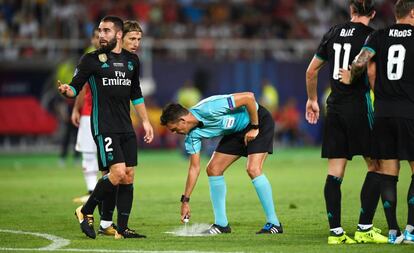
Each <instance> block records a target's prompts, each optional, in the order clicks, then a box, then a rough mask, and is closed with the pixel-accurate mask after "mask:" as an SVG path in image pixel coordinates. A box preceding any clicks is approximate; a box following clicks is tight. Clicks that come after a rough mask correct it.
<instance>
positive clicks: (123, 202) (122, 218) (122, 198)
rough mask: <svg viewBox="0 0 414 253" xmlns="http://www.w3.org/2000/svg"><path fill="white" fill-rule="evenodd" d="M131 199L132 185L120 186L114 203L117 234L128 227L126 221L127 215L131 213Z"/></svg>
mask: <svg viewBox="0 0 414 253" xmlns="http://www.w3.org/2000/svg"><path fill="white" fill-rule="evenodd" d="M133 198H134V186H133V184H120V185H119V188H118V197H117V202H116V206H117V210H118V232H123V231H124V230H125V229H126V228H127V227H128V219H129V214H130V213H131V208H132V200H133Z"/></svg>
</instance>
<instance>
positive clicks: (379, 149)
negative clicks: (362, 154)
mask: <svg viewBox="0 0 414 253" xmlns="http://www.w3.org/2000/svg"><path fill="white" fill-rule="evenodd" d="M371 157H372V158H376V159H384V160H386V159H398V160H408V161H414V119H406V118H395V117H376V118H375V123H374V128H373V131H372V154H371Z"/></svg>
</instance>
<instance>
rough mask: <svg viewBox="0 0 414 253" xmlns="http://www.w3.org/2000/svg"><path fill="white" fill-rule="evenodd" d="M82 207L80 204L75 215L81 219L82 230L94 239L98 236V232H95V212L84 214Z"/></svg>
mask: <svg viewBox="0 0 414 253" xmlns="http://www.w3.org/2000/svg"><path fill="white" fill-rule="evenodd" d="M82 207H83V206H80V207H78V208H76V210H75V216H76V218H77V219H78V220H79V223H80V227H81V230H82V232H83V233H84V234H85V235H86V236H88V237H90V238H92V239H95V238H96V233H95V230H94V228H93V214H87V215H84V214H83V213H82V211H81V210H82Z"/></svg>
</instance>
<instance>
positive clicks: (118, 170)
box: [110, 165, 127, 185]
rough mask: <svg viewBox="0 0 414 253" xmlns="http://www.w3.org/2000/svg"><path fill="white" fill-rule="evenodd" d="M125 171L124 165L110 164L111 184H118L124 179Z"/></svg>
mask: <svg viewBox="0 0 414 253" xmlns="http://www.w3.org/2000/svg"><path fill="white" fill-rule="evenodd" d="M126 175H127V174H126V171H125V167H124V166H116V165H115V166H111V173H110V179H111V182H112V183H113V184H116V185H118V184H120V183H121V182H123V181H124V180H125V177H126Z"/></svg>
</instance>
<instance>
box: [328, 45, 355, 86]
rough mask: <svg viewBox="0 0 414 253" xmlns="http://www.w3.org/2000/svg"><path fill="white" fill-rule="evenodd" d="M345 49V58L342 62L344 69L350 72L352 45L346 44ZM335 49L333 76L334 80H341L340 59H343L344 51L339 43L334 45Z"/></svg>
mask: <svg viewBox="0 0 414 253" xmlns="http://www.w3.org/2000/svg"><path fill="white" fill-rule="evenodd" d="M343 48H344V51H345V52H344V58H343V62H342V69H345V70H348V66H349V56H350V55H351V44H349V43H345V44H344V45H343ZM333 49H334V51H335V59H334V69H333V76H332V78H333V79H334V80H338V79H339V64H340V58H341V51H342V45H341V44H339V43H334V44H333Z"/></svg>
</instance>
